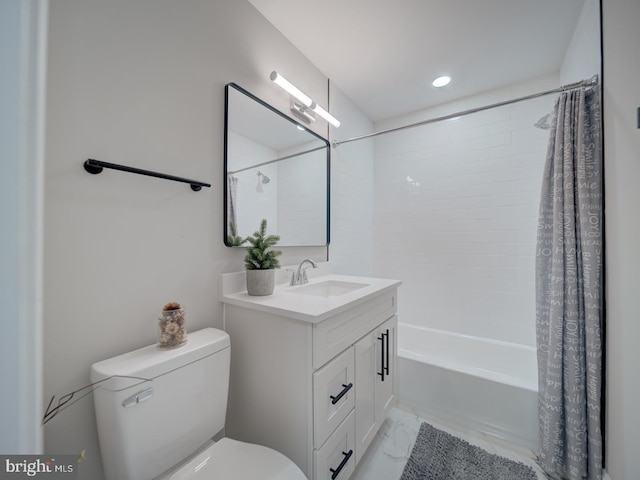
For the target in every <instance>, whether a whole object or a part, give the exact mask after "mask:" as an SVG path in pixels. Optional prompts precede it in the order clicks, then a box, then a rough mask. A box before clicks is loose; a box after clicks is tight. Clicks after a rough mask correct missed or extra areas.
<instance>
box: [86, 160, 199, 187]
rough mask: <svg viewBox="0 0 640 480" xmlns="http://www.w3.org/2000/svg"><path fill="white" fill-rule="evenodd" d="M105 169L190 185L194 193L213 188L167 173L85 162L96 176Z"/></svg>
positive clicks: (90, 171)
mask: <svg viewBox="0 0 640 480" xmlns="http://www.w3.org/2000/svg"><path fill="white" fill-rule="evenodd" d="M104 168H111V169H113V170H120V171H122V172H129V173H137V174H138V175H146V176H147V177H156V178H162V179H165V180H172V181H174V182H182V183H188V184H189V185H191V190H193V191H194V192H199V191H200V190H202V187H207V188H209V187H211V184H210V183H205V182H198V181H197V180H189V179H188V178H182V177H176V176H175V175H167V174H165V173H158V172H152V171H150V170H143V169H141V168H135V167H127V166H125V165H118V164H116V163H109V162H103V161H101V160H94V159H92V158H89V159H88V160H85V162H84V169H85V170H86V171H87V172H89V173H91V174H94V175H97V174H98V173H100V172H102V170H103V169H104Z"/></svg>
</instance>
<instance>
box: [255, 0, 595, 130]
mask: <svg viewBox="0 0 640 480" xmlns="http://www.w3.org/2000/svg"><path fill="white" fill-rule="evenodd" d="M249 1H250V2H251V3H252V4H253V5H254V6H255V7H256V8H257V9H258V10H259V11H260V12H261V13H262V14H263V15H264V16H265V17H266V18H267V19H268V20H269V21H270V22H271V23H272V24H273V25H274V26H275V27H276V28H278V29H279V30H280V31H281V32H282V33H283V34H284V36H285V37H287V38H288V39H289V41H291V43H293V44H294V45H295V46H296V47H298V49H299V50H300V51H301V52H302V53H303V54H304V55H305V56H306V57H307V58H309V59H310V60H311V62H312V63H313V64H314V65H316V66H317V67H318V68H319V69H320V70H321V71H322V72H323V73H324V74H325V75H326V76H327V77H329V78H330V79H331V81H332V82H333V83H335V85H336V86H337V87H338V88H339V89H340V90H341V91H342V92H343V93H344V94H346V95H347V96H348V97H349V98H351V100H353V101H354V102H355V104H356V105H357V106H358V107H359V108H360V109H361V110H362V111H363V112H364V113H365V114H366V115H367V116H368V117H369V118H371V119H372V120H374V121H377V120H382V119H387V118H391V117H395V116H398V115H401V114H404V113H408V112H411V111H415V110H419V109H422V108H426V107H429V106H433V105H437V104H440V103H444V102H448V101H451V100H454V99H458V98H462V97H465V96H468V95H473V94H476V93H479V92H482V91H486V90H490V89H493V88H497V87H500V86H505V85H509V84H511V83H516V82H520V81H523V80H527V79H532V78H536V77H539V76H542V75H546V74H550V73H554V72H557V71H559V69H560V66H561V64H562V59H563V57H564V52H565V51H566V49H567V46H568V45H569V42H570V40H571V36H572V35H573V30H574V28H575V25H576V22H577V19H578V16H579V14H580V11H581V9H582V6H583V4H584V0H249ZM443 74H449V75H450V76H451V77H452V79H453V80H452V82H451V83H450V84H449V85H448V86H447V87H444V88H442V89H435V88H433V87H432V86H431V81H432V80H433V79H434V78H435V77H437V76H440V75H443ZM289 80H290V81H291V82H292V83H294V84H295V83H296V82H295V78H289Z"/></svg>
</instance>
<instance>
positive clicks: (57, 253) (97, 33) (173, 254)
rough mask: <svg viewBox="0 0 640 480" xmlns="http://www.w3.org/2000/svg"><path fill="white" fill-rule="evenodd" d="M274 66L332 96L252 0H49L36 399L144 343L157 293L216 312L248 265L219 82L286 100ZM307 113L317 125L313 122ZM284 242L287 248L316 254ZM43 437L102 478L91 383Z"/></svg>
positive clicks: (80, 382)
mask: <svg viewBox="0 0 640 480" xmlns="http://www.w3.org/2000/svg"><path fill="white" fill-rule="evenodd" d="M274 69H275V70H278V71H279V72H282V73H283V75H285V76H286V77H287V78H288V79H290V80H291V81H292V82H295V84H296V85H298V86H299V87H300V88H301V89H303V90H304V91H305V92H307V93H308V94H309V95H310V96H312V97H313V98H314V99H317V101H318V103H320V104H325V105H326V104H327V79H326V77H325V76H323V75H322V74H321V73H320V72H319V71H318V70H317V69H316V68H315V67H314V66H313V65H311V64H310V62H309V61H308V60H307V59H306V58H304V57H303V56H302V54H301V53H300V52H299V51H298V50H297V49H296V48H294V47H293V46H292V45H291V44H290V43H289V42H288V41H287V40H286V39H284V37H282V36H281V35H280V34H279V33H278V32H277V31H276V30H275V29H274V28H273V27H272V26H271V25H270V24H269V23H268V22H267V21H266V20H265V19H264V18H263V17H262V16H261V15H260V14H259V13H258V12H257V11H256V10H255V9H254V8H253V7H252V6H251V5H250V4H249V3H248V2H239V1H237V0H216V1H211V0H185V1H181V2H176V1H174V0H136V1H135V2H131V1H130V0H109V1H104V0H56V1H55V2H51V12H50V36H49V81H48V112H47V126H48V131H47V151H46V197H45V201H46V211H45V260H44V269H45V271H44V288H45V292H44V308H45V310H44V336H45V344H44V362H45V369H44V377H45V380H44V395H45V400H46V401H48V399H49V398H50V397H51V396H52V395H56V397H57V398H59V397H60V396H61V395H64V394H66V393H68V392H70V391H72V390H74V389H77V388H80V387H82V386H84V385H86V384H87V383H88V381H89V368H90V365H91V364H92V363H93V362H96V361H99V360H102V359H105V358H108V357H110V356H113V355H117V354H120V353H123V352H126V351H129V350H131V349H134V348H138V347H141V346H145V345H148V344H151V343H154V342H155V339H156V338H155V335H156V331H155V329H156V319H157V317H158V313H159V311H160V309H161V308H162V305H163V304H164V303H166V302H168V301H172V300H176V301H179V302H182V303H183V304H184V305H185V307H186V312H187V322H188V328H189V330H191V331H193V330H197V329H199V328H202V327H205V326H213V327H220V326H221V325H222V324H221V321H222V307H221V304H220V303H219V302H218V301H217V288H218V276H219V274H220V273H223V272H231V271H238V270H241V269H243V263H242V259H243V257H244V250H242V249H230V248H227V247H225V246H224V244H223V225H222V223H223V200H224V199H223V128H224V85H225V84H226V83H228V82H231V81H234V82H237V83H238V84H240V85H241V86H242V87H244V88H246V89H248V90H249V91H251V92H252V93H254V94H255V95H257V96H258V97H261V98H262V99H264V100H265V101H267V102H268V103H271V104H272V105H274V106H275V107H276V108H279V109H280V110H281V111H284V112H287V111H288V108H289V106H288V103H289V97H288V95H286V94H285V93H284V92H282V90H280V89H279V88H277V87H276V86H274V85H273V84H272V83H271V82H270V81H269V78H268V77H269V73H270V72H271V71H272V70H274ZM313 128H314V129H316V130H317V131H318V133H320V134H321V135H322V134H326V123H324V122H321V121H319V122H316V126H314V127H313ZM87 158H96V159H99V160H104V161H109V162H113V163H121V164H125V165H132V166H136V167H140V168H146V169H149V170H157V171H160V172H166V173H171V174H175V175H179V176H185V177H188V178H193V179H196V180H203V181H207V182H210V183H211V184H212V188H210V189H208V188H204V189H202V191H200V192H198V193H195V192H193V191H191V189H190V188H189V187H188V186H187V185H184V184H179V183H173V182H168V181H164V180H159V179H155V178H149V177H142V176H138V175H133V174H128V173H123V172H117V171H113V170H105V171H104V172H103V173H101V174H100V175H96V176H92V175H90V174H88V173H86V172H85V171H84V170H83V168H82V163H83V161H84V160H85V159H87ZM283 250H285V253H284V255H283V264H288V263H297V262H299V261H300V260H301V259H302V258H305V257H311V258H314V259H316V260H323V259H324V258H325V256H326V249H325V248H291V249H283ZM45 403H46V402H45ZM43 408H44V406H43ZM45 449H46V451H47V452H50V453H76V452H79V451H80V450H82V449H86V452H87V457H88V461H86V462H81V464H80V468H81V470H80V478H83V479H92V480H100V479H101V478H102V473H101V461H100V454H99V449H98V442H97V436H96V427H95V421H94V411H93V402H92V398H91V396H88V397H86V398H84V399H82V400H80V401H79V402H78V403H76V404H74V405H72V406H71V407H70V408H68V409H66V410H64V411H63V412H62V413H60V414H59V415H58V416H57V417H56V418H54V419H53V420H52V421H51V422H50V423H49V424H47V427H46V429H45Z"/></svg>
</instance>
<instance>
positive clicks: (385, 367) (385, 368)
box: [384, 328, 389, 376]
mask: <svg viewBox="0 0 640 480" xmlns="http://www.w3.org/2000/svg"><path fill="white" fill-rule="evenodd" d="M385 335H386V336H387V348H386V350H387V355H386V356H387V359H386V360H387V362H386V363H385V366H384V372H385V373H386V374H387V376H389V329H388V328H387V333H386V334H385Z"/></svg>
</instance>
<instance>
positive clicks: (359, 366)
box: [354, 315, 398, 463]
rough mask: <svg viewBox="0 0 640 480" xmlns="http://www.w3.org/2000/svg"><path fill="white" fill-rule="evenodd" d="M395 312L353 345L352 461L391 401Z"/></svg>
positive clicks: (376, 428)
mask: <svg viewBox="0 0 640 480" xmlns="http://www.w3.org/2000/svg"><path fill="white" fill-rule="evenodd" d="M397 325H398V322H397V319H396V317H395V315H394V316H393V317H391V318H390V319H389V320H387V321H386V322H384V323H383V324H382V325H381V326H380V327H378V328H376V329H374V330H372V331H371V332H369V333H368V334H366V335H365V336H364V337H363V338H361V339H360V340H358V342H357V343H356V344H355V345H354V348H355V358H356V360H355V363H356V463H358V462H360V459H361V458H362V455H363V454H364V452H365V451H366V450H367V448H368V447H369V444H370V443H371V440H373V437H374V436H375V435H376V433H377V432H378V430H379V429H380V427H381V426H382V423H383V422H384V419H385V418H387V415H388V414H389V410H390V409H391V407H392V405H393V400H394V392H395V388H394V381H395V355H396V329H397V328H396V327H397Z"/></svg>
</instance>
